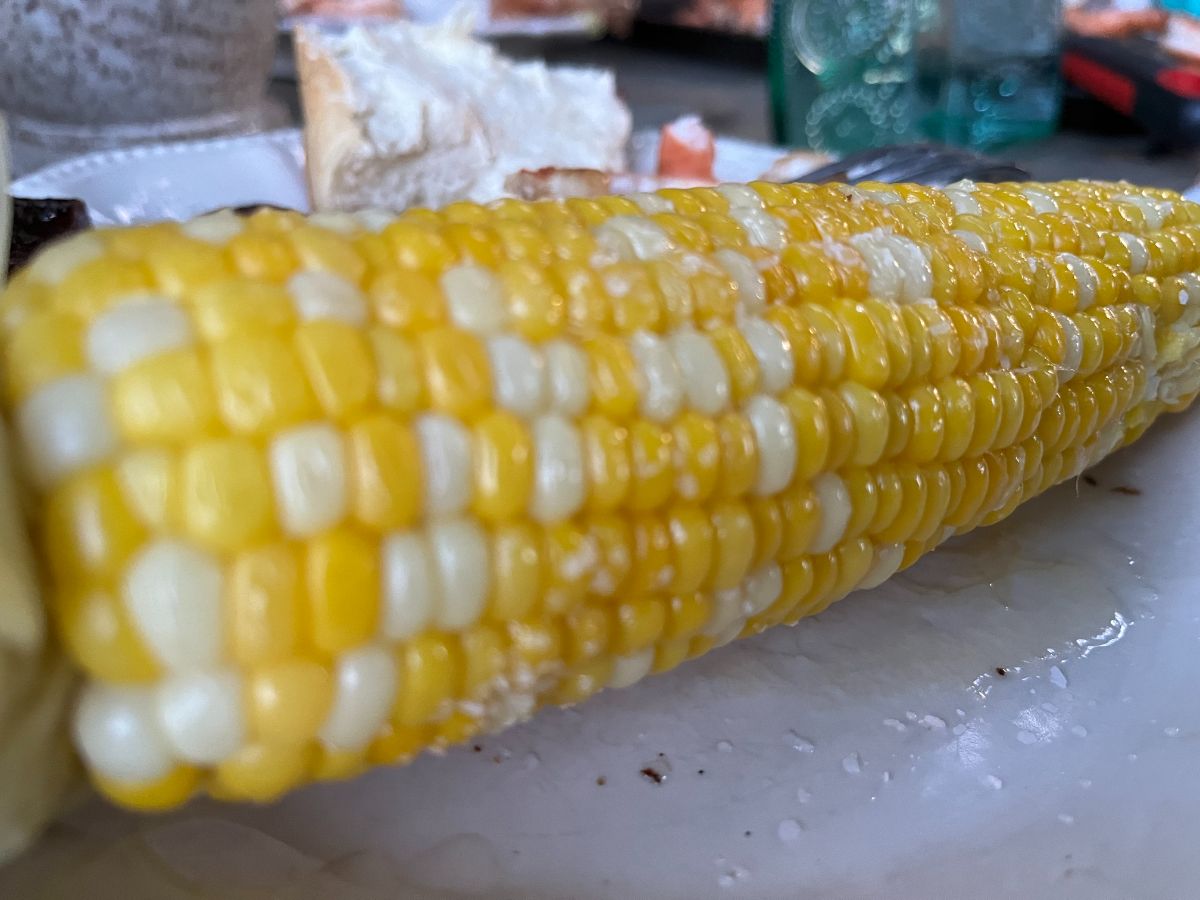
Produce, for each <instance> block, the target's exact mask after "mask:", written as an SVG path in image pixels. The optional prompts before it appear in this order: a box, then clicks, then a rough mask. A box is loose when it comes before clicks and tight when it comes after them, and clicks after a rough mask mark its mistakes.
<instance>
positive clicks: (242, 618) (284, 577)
mask: <svg viewBox="0 0 1200 900" xmlns="http://www.w3.org/2000/svg"><path fill="white" fill-rule="evenodd" d="M302 604H303V584H302V582H301V578H300V554H299V553H298V552H297V550H296V549H295V548H294V547H292V546H291V545H289V544H267V545H264V546H262V547H256V548H253V549H248V550H243V551H242V552H240V553H238V554H237V555H236V556H234V558H233V561H232V563H231V564H230V568H229V576H228V581H227V583H226V588H225V613H224V615H223V616H222V618H223V620H224V621H225V627H226V632H225V634H226V646H228V647H229V652H230V654H231V655H232V657H233V659H234V661H236V662H237V663H238V664H240V665H243V666H257V665H261V664H264V663H273V662H278V661H280V660H283V659H285V658H287V657H289V656H291V655H293V654H294V653H295V652H296V651H297V649H299V647H300V641H301V634H302V630H303V626H302V624H301V615H302V611H303V606H302Z"/></svg>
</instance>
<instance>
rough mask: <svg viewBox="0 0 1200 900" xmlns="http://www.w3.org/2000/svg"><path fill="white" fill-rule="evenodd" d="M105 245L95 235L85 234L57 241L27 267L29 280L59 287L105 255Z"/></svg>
mask: <svg viewBox="0 0 1200 900" xmlns="http://www.w3.org/2000/svg"><path fill="white" fill-rule="evenodd" d="M104 252H105V251H104V244H103V243H102V242H101V241H100V239H99V238H98V237H96V235H94V234H90V233H88V232H84V233H83V234H77V235H75V236H74V237H70V238H67V239H66V240H64V241H56V242H54V243H52V244H50V245H48V246H47V247H46V248H45V249H44V250H41V251H39V252H38V254H37V255H36V256H34V258H33V260H32V261H31V262H30V263H29V265H28V266H26V267H25V272H26V274H27V276H28V277H29V278H32V279H33V280H34V281H39V282H41V283H42V284H46V285H49V286H50V287H58V286H59V285H60V284H62V283H63V282H64V281H65V280H66V278H67V276H68V275H70V274H71V273H72V272H74V271H75V270H76V269H78V268H79V267H80V266H82V265H83V264H84V263H89V262H91V261H92V260H94V259H99V258H100V257H101V256H103V255H104Z"/></svg>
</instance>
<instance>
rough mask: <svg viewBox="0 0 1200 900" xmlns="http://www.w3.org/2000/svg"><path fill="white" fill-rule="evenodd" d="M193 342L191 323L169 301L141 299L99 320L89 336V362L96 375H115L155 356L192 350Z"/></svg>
mask: <svg viewBox="0 0 1200 900" xmlns="http://www.w3.org/2000/svg"><path fill="white" fill-rule="evenodd" d="M194 339H195V336H194V334H193V331H192V322H191V320H190V319H189V318H188V317H187V314H186V313H185V312H184V311H183V310H182V309H180V308H179V307H178V306H176V305H175V304H174V303H172V302H171V301H170V300H167V299H166V298H157V297H146V298H144V299H143V298H139V299H137V300H132V301H130V302H128V303H122V304H121V305H120V306H115V307H113V308H112V309H109V310H107V311H105V312H103V313H101V314H100V315H99V316H97V317H96V320H95V321H94V322H93V323H92V325H91V327H90V328H89V329H88V333H87V353H88V361H89V362H90V363H91V365H92V368H93V369H95V370H96V371H98V372H102V373H103V374H105V375H114V374H116V373H117V372H120V371H122V370H123V369H126V368H128V367H129V366H132V365H133V364H134V363H136V362H140V361H141V360H143V359H146V358H148V357H151V356H154V355H155V354H158V353H165V352H167V351H168V350H177V349H179V348H181V347H188V346H191V344H192V341H193V340H194Z"/></svg>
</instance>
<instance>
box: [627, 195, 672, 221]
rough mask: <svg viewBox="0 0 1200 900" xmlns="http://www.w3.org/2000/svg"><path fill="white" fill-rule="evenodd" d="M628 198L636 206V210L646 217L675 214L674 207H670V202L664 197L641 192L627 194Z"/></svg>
mask: <svg viewBox="0 0 1200 900" xmlns="http://www.w3.org/2000/svg"><path fill="white" fill-rule="evenodd" d="M628 197H629V199H630V200H632V201H633V202H634V203H636V204H637V205H638V208H639V209H641V211H642V212H644V213H645V214H646V215H648V216H652V215H654V214H655V213H673V212H675V207H674V206H672V205H671V201H670V200H668V199H667V198H666V197H660V196H659V195H658V194H647V193H644V192H643V193H636V194H629V195H628Z"/></svg>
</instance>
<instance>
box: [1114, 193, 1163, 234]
mask: <svg viewBox="0 0 1200 900" xmlns="http://www.w3.org/2000/svg"><path fill="white" fill-rule="evenodd" d="M1112 199H1113V201H1115V202H1118V203H1131V204H1133V205H1134V206H1136V207H1137V208H1138V209H1140V210H1141V211H1142V217H1143V218H1144V219H1145V220H1146V227H1147V228H1148V229H1149V230H1151V231H1158V230H1159V229H1160V228H1162V227H1163V223H1164V222H1166V220H1167V216H1169V215H1170V214H1171V210H1172V204H1170V203H1168V202H1166V201H1164V200H1156V199H1155V198H1154V197H1146V196H1144V195H1142V194H1117V195H1116V196H1114V197H1113V198H1112Z"/></svg>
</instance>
